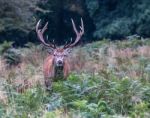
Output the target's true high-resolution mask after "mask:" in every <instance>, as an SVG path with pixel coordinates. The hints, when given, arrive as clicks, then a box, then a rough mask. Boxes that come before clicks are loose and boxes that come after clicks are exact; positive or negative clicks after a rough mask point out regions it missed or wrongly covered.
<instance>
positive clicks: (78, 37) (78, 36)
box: [64, 18, 84, 48]
mask: <svg viewBox="0 0 150 118" xmlns="http://www.w3.org/2000/svg"><path fill="white" fill-rule="evenodd" d="M71 21H72V26H73V30H74V32H75V34H76V39H75V41H74V42H73V43H69V44H67V45H65V46H64V48H71V47H73V46H75V45H76V44H77V43H78V42H79V40H80V39H81V37H82V35H83V34H84V24H83V20H82V18H81V26H79V27H80V31H78V30H77V28H76V26H75V23H74V20H73V19H71ZM71 42H72V41H71Z"/></svg>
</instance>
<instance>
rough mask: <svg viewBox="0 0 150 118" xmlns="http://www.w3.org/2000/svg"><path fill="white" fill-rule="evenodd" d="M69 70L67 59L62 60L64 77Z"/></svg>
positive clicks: (65, 77)
mask: <svg viewBox="0 0 150 118" xmlns="http://www.w3.org/2000/svg"><path fill="white" fill-rule="evenodd" d="M69 72H70V65H69V63H68V61H67V60H66V61H65V62H64V69H63V73H64V79H67V77H68V75H69Z"/></svg>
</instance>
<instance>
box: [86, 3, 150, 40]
mask: <svg viewBox="0 0 150 118" xmlns="http://www.w3.org/2000/svg"><path fill="white" fill-rule="evenodd" d="M149 5H150V2H149V0H143V1H141V0H137V1H134V0H124V1H118V0H105V1H99V0H92V1H91V0H86V6H87V8H88V11H89V14H90V16H91V18H92V19H93V21H94V24H95V26H96V30H95V32H94V36H95V37H98V38H103V37H106V38H123V37H126V36H129V35H133V34H139V35H141V36H146V37H149V36H150V35H149V34H150V32H149V30H148V29H149V25H148V24H149V23H150V17H149V14H150V9H149Z"/></svg>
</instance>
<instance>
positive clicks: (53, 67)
mask: <svg viewBox="0 0 150 118" xmlns="http://www.w3.org/2000/svg"><path fill="white" fill-rule="evenodd" d="M71 22H72V26H73V30H74V32H75V34H76V38H75V40H74V41H72V38H71V41H70V42H69V43H67V42H66V44H65V45H63V46H61V47H60V46H59V47H58V46H56V44H55V43H54V41H53V43H52V42H49V43H47V42H46V41H45V38H44V36H43V35H44V33H45V31H46V30H47V27H48V22H46V24H45V25H44V27H43V28H39V25H40V23H41V20H39V21H38V22H37V24H36V33H37V37H38V39H39V40H40V42H41V43H42V44H43V45H44V46H45V47H46V48H48V49H49V50H50V51H48V57H47V58H46V59H45V61H44V64H43V73H44V82H45V86H46V89H47V90H49V89H50V88H51V84H52V81H53V80H54V79H55V78H57V77H58V76H59V74H60V73H61V74H60V75H62V77H63V79H64V80H66V79H67V77H68V75H69V73H70V63H69V59H68V56H69V54H70V52H71V50H72V48H73V47H74V46H75V45H76V44H77V43H78V42H79V41H80V39H81V37H82V36H83V34H84V24H83V20H82V18H81V25H80V26H79V28H80V30H79V31H78V30H77V28H76V25H75V22H74V20H73V19H71Z"/></svg>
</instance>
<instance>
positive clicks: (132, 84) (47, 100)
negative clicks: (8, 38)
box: [0, 40, 150, 118]
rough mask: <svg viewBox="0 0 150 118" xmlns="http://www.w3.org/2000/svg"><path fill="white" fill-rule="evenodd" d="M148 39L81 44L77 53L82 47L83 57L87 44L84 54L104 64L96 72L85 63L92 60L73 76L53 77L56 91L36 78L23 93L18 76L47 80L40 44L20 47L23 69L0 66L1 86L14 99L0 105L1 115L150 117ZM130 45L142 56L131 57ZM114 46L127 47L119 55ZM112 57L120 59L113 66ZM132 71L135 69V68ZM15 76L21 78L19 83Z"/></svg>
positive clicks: (15, 116)
mask: <svg viewBox="0 0 150 118" xmlns="http://www.w3.org/2000/svg"><path fill="white" fill-rule="evenodd" d="M145 41H146V40H143V41H141V40H138V41H137V40H127V41H122V42H120V41H115V42H108V40H104V41H98V42H97V43H93V44H88V45H87V46H85V47H83V48H81V47H80V48H77V49H76V52H74V54H75V55H77V53H78V52H77V51H79V55H80V56H81V54H80V53H81V49H82V50H84V51H83V52H84V53H85V54H83V55H82V57H81V58H83V57H84V58H88V59H89V60H90V61H92V62H94V63H92V64H93V65H94V64H96V65H100V64H101V63H102V65H100V66H98V67H97V68H96V69H95V70H94V72H93V70H92V69H91V67H92V66H93V65H92V64H91V62H90V61H88V62H87V63H86V62H85V65H86V64H88V63H90V65H89V66H87V65H86V67H85V68H84V70H83V71H82V70H80V71H79V72H80V73H77V72H78V71H73V72H72V74H70V75H69V77H68V78H67V80H63V79H60V80H58V81H55V82H53V83H52V88H51V90H50V91H45V87H44V85H43V83H42V84H41V85H39V84H37V83H36V82H35V85H37V86H31V87H29V88H26V89H25V91H24V92H23V93H18V92H16V89H15V88H16V87H17V85H18V84H19V80H18V78H19V79H20V80H24V79H27V80H32V79H33V81H32V82H31V85H32V84H33V85H34V79H35V80H36V79H39V80H40V81H43V80H44V78H43V74H42V69H41V68H42V64H43V57H42V56H43V55H42V54H43V53H42V52H43V51H42V50H41V47H40V46H35V45H33V44H31V43H30V44H27V45H26V47H28V48H29V49H28V48H23V49H20V50H21V52H22V54H23V55H24V62H23V65H22V66H21V69H20V68H15V70H14V69H12V68H11V69H8V71H6V72H5V73H4V71H1V70H0V73H1V75H0V77H1V80H2V84H1V87H4V89H1V88H0V89H1V90H2V91H4V92H5V93H6V95H7V97H6V98H7V99H8V102H6V103H5V104H4V103H1V104H0V115H1V117H8V118H9V116H10V115H11V117H12V118H20V117H21V118H27V117H31V118H55V117H63V118H78V117H79V118H99V117H102V118H120V117H131V118H137V117H141V118H149V116H150V92H149V91H150V81H149V77H150V75H149V64H150V61H149V52H147V49H149V48H148V46H149V44H145ZM109 46H110V47H109ZM145 47H146V48H145ZM126 48H128V49H132V50H129V53H133V52H134V53H136V56H133V57H132V55H131V56H130V55H129V57H126V53H124V52H127V54H128V50H125V49H126ZM110 49H111V50H110ZM124 50H125V51H124ZM141 50H142V51H143V52H145V53H146V54H143V55H141V53H139V52H138V51H141ZM36 51H37V52H36ZM109 51H112V53H116V52H117V53H120V52H119V51H121V52H122V53H123V54H122V53H121V55H120V54H116V55H115V56H114V57H113V56H112V55H111V54H109V53H110V52H109ZM113 51H114V52H113ZM35 53H36V54H37V55H36V56H35V58H32V59H31V60H32V61H31V60H30V59H29V58H31V57H30V55H31V56H32V57H33V55H34V54H35ZM133 55H134V54H133ZM36 59H38V61H37V62H36V63H38V62H40V64H39V63H38V64H35V63H33V61H35V60H36ZM109 59H113V61H114V60H115V62H116V63H115V64H116V65H115V64H114V65H113V66H112V65H111V61H109ZM29 60H30V61H29ZM78 61H79V59H78ZM131 62H135V63H131ZM101 66H103V68H101ZM99 68H101V69H99ZM87 69H89V71H86V70H87ZM91 71H92V72H91ZM130 71H131V72H132V71H133V72H134V73H133V74H132V73H129V72H130ZM136 72H138V73H136ZM136 74H138V75H136ZM15 80H18V81H17V85H16V86H15V84H14V81H15ZM24 84H26V83H23V85H24ZM29 85H30V84H29ZM1 96H2V95H1ZM0 100H1V99H0Z"/></svg>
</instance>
